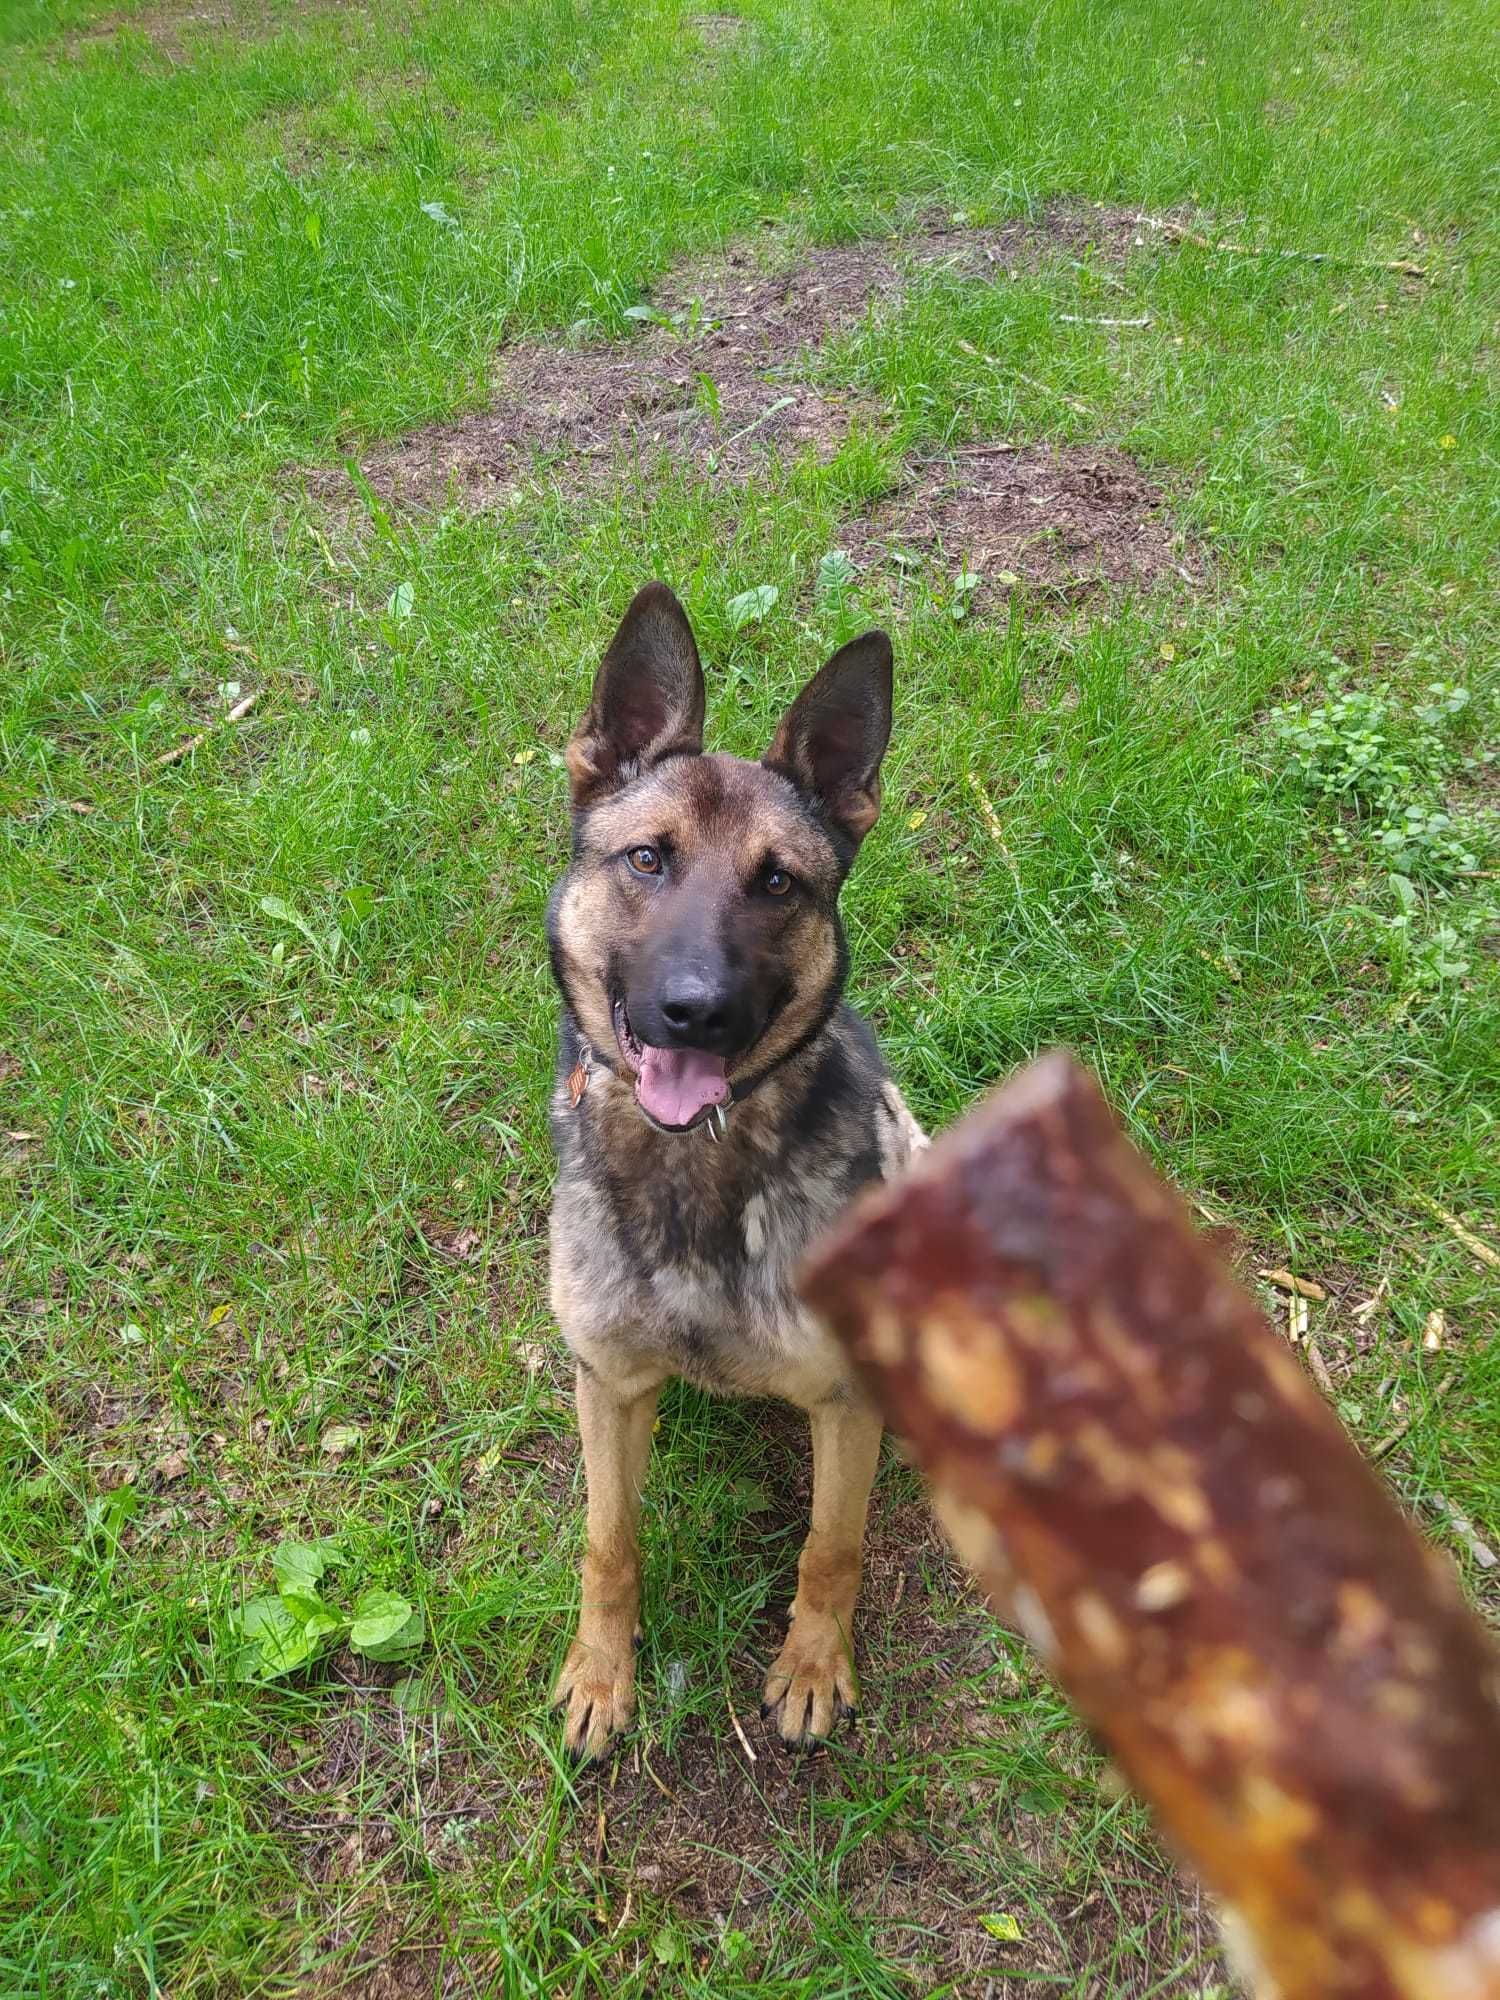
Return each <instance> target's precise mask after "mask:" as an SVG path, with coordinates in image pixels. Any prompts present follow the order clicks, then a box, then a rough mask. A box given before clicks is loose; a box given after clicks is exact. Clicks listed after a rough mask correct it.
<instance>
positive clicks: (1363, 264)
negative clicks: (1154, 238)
mask: <svg viewBox="0 0 1500 2000" xmlns="http://www.w3.org/2000/svg"><path fill="white" fill-rule="evenodd" d="M1141 221H1142V222H1144V223H1145V224H1146V226H1147V228H1148V229H1158V230H1160V231H1161V233H1162V234H1163V235H1164V236H1174V237H1176V239H1177V240H1178V242H1179V243H1194V244H1196V245H1197V246H1198V248H1199V249H1200V250H1222V251H1226V252H1227V253H1228V254H1229V255H1230V256H1232V257H1295V258H1296V259H1297V260H1298V262H1299V263H1303V264H1342V265H1343V266H1344V267H1345V269H1347V270H1351V271H1399V272H1400V274H1401V276H1402V277H1403V278H1422V279H1424V280H1425V279H1426V278H1427V277H1428V276H1429V272H1428V270H1427V266H1426V265H1425V264H1409V263H1408V262H1407V261H1406V259H1405V258H1404V257H1341V256H1340V255H1339V254H1338V252H1337V251H1334V250H1283V249H1282V248H1280V246H1279V245H1277V244H1275V243H1230V242H1228V241H1227V240H1226V239H1225V238H1224V237H1222V236H1220V237H1213V236H1200V235H1199V233H1198V231H1197V230H1196V229H1189V228H1188V226H1187V224H1186V223H1185V222H1167V221H1164V220H1162V219H1161V218H1160V217H1158V216H1155V215H1143V216H1142V217H1141Z"/></svg>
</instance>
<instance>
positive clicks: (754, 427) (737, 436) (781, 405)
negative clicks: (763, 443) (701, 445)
mask: <svg viewBox="0 0 1500 2000" xmlns="http://www.w3.org/2000/svg"><path fill="white" fill-rule="evenodd" d="M796 400H797V398H796V397H795V396H778V397H777V398H776V401H775V402H774V403H771V404H769V405H768V406H767V407H766V408H765V409H764V410H762V411H761V413H760V415H759V416H758V417H752V418H751V420H750V422H749V423H748V424H744V425H742V426H741V427H740V429H739V430H737V431H736V432H735V433H734V435H733V437H727V438H725V440H724V442H723V443H722V444H721V445H720V446H718V448H717V449H716V450H715V451H713V452H711V453H710V454H709V456H710V457H711V458H713V459H714V460H715V461H717V459H718V456H719V452H721V451H728V450H729V448H730V447H731V445H737V444H739V443H740V442H741V441H742V440H743V439H745V438H747V437H749V436H750V435H751V434H752V432H754V431H758V430H759V429H760V427H761V425H762V424H768V423H769V422H770V421H771V419H772V417H779V416H780V415H781V412H782V411H783V410H789V409H790V408H791V407H792V405H793V404H794V403H795V402H796Z"/></svg>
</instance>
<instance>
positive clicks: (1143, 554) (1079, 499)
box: [840, 444, 1199, 610]
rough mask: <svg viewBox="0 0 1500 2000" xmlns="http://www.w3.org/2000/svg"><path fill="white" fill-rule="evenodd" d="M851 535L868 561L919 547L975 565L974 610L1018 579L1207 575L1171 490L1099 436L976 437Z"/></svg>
mask: <svg viewBox="0 0 1500 2000" xmlns="http://www.w3.org/2000/svg"><path fill="white" fill-rule="evenodd" d="M840 540H841V543H842V546H843V548H844V550H845V552H846V553H847V554H848V555H849V556H850V557H851V559H853V560H854V561H855V562H857V563H860V564H861V565H865V564H869V563H872V562H879V561H889V560H892V559H894V560H897V561H901V560H903V559H905V560H906V561H908V562H909V560H910V558H911V557H912V556H913V555H919V556H922V557H925V558H928V559H930V560H932V561H933V562H935V563H937V564H939V565H941V566H942V567H943V568H944V569H945V570H948V571H950V572H961V571H964V570H967V572H968V573H969V575H971V576H977V577H978V578H979V579H980V580H979V582H978V584H977V585H975V586H974V587H973V588H972V590H971V591H970V593H969V594H968V598H969V604H970V607H971V608H972V609H975V610H982V609H984V608H985V607H986V605H987V604H989V603H991V602H993V601H994V600H996V599H997V598H999V599H1003V598H1005V597H1006V596H1008V595H1009V593H1010V592H1011V591H1012V590H1014V589H1017V588H1025V589H1028V590H1032V591H1036V592H1039V593H1041V594H1043V595H1048V596H1053V597H1062V598H1068V599H1071V598H1075V597H1078V596H1081V595H1084V594H1086V593H1088V592H1089V591H1092V590H1094V589H1096V588H1097V587H1099V586H1100V585H1107V586H1113V587H1115V588H1127V589H1137V590H1143V589H1147V588H1149V587H1150V586H1152V585H1153V584H1156V583H1158V582H1161V581H1162V580H1163V579H1165V578H1168V577H1171V576H1177V577H1180V578H1181V579H1183V580H1184V581H1186V582H1188V583H1195V582H1197V581H1198V580H1199V579H1198V576H1197V574H1196V571H1195V568H1194V567H1193V566H1192V561H1191V556H1190V552H1189V551H1188V550H1187V549H1186V548H1185V547H1184V546H1183V541H1182V537H1181V535H1180V533H1179V531H1178V530H1177V528H1176V527H1175V525H1174V523H1173V521H1172V517H1171V515H1170V514H1169V513H1168V512H1167V509H1166V505H1165V496H1164V495H1163V494H1162V493H1161V492H1160V491H1159V490H1158V489H1157V488H1156V487H1155V486H1153V485H1152V484H1151V482H1150V480H1148V479H1147V478H1146V476H1145V475H1144V473H1142V471H1141V470H1140V468H1139V467H1138V466H1137V465H1135V464H1134V463H1133V461H1132V460H1130V459H1129V458H1127V457H1126V456H1125V455H1124V454H1123V453H1122V452H1118V451H1112V450H1110V449H1108V448H1107V447H1099V446H1092V445H1091V446H1076V445H1075V446H1062V447H1053V446H1050V445H1022V446H1015V445H1007V444H989V445H975V446H972V447H970V448H969V449H968V450H965V451H961V452H957V453H955V454H954V455H953V456H952V457H949V458H945V459H941V460H932V461H929V462H928V463H926V464H924V465H920V466H917V467H915V468H913V470H912V472H911V475H910V477H909V479H908V481H907V483H906V485H905V486H904V487H902V489H901V490H900V491H899V492H897V493H896V494H894V495H893V496H892V497H890V498H889V499H887V500H883V501H881V502H880V503H879V505H878V506H877V507H876V508H875V509H874V510H873V512H871V513H870V514H868V515H867V516H865V518H864V519H862V520H859V521H855V522H853V523H851V524H850V526H849V527H848V528H847V529H846V530H845V531H844V533H843V534H842V536H841V537H840Z"/></svg>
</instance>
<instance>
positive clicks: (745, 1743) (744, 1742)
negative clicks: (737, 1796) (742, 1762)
mask: <svg viewBox="0 0 1500 2000" xmlns="http://www.w3.org/2000/svg"><path fill="white" fill-rule="evenodd" d="M724 1706H725V1707H726V1708H727V1709H728V1710H729V1720H730V1721H731V1722H732V1723H733V1724H734V1733H735V1735H736V1736H738V1738H739V1739H740V1748H741V1749H742V1750H743V1751H744V1753H745V1755H746V1756H747V1757H748V1758H749V1759H750V1762H751V1763H752V1764H753V1763H755V1762H756V1756H755V1752H754V1750H753V1749H752V1748H751V1746H750V1738H749V1737H748V1736H747V1735H746V1734H745V1732H744V1730H743V1729H742V1728H741V1727H740V1719H739V1717H738V1716H737V1715H736V1714H735V1712H734V1699H733V1697H732V1696H731V1694H730V1692H729V1683H728V1681H725V1683H724Z"/></svg>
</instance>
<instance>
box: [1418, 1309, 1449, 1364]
mask: <svg viewBox="0 0 1500 2000" xmlns="http://www.w3.org/2000/svg"><path fill="white" fill-rule="evenodd" d="M1447 1331H1448V1321H1447V1319H1446V1317H1445V1316H1444V1314H1442V1313H1440V1312H1436V1311H1434V1312H1430V1313H1429V1314H1428V1315H1427V1317H1426V1319H1425V1320H1424V1321H1423V1322H1422V1351H1423V1353H1424V1354H1438V1353H1441V1351H1442V1346H1443V1338H1444V1335H1445V1334H1446V1333H1447Z"/></svg>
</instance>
